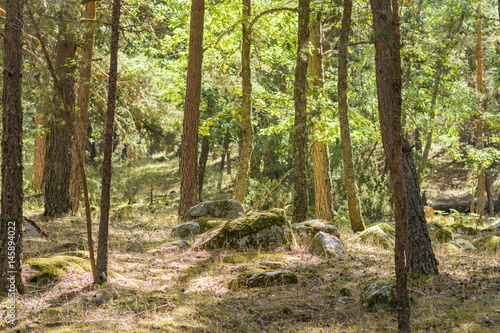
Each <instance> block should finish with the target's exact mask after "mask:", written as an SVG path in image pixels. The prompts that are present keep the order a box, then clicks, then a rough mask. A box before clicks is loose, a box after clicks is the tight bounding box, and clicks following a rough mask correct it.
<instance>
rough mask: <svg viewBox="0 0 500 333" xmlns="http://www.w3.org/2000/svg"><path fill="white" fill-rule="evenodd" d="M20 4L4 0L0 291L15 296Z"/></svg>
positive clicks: (20, 288)
mask: <svg viewBox="0 0 500 333" xmlns="http://www.w3.org/2000/svg"><path fill="white" fill-rule="evenodd" d="M22 6H23V2H22V1H17V0H6V2H5V35H4V64H3V65H4V69H3V94H2V102H3V113H2V128H3V132H2V199H1V215H0V241H1V248H0V293H1V294H4V293H6V294H7V295H8V296H9V297H12V298H14V297H15V294H16V291H17V293H23V292H24V285H23V280H22V277H21V257H22V236H23V230H22V228H23V156H22V151H23V149H22V148H23V146H22V142H23V141H22V133H23V109H22V103H21V97H22V67H23V65H22V54H23V51H22V50H23V40H22V31H23V7H22ZM4 319H5V320H7V322H8V323H12V324H13V325H15V318H10V316H9V315H7V316H6V317H5V318H4ZM10 320H12V321H10ZM13 325H12V326H13Z"/></svg>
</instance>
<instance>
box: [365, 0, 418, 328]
mask: <svg viewBox="0 0 500 333" xmlns="http://www.w3.org/2000/svg"><path fill="white" fill-rule="evenodd" d="M370 4H371V10H372V15H373V30H374V40H375V64H376V82H377V97H378V109H379V122H380V130H381V134H382V143H383V146H384V153H385V156H386V160H387V162H388V165H389V170H390V174H391V182H392V186H393V191H394V216H395V221H396V245H395V249H394V255H395V258H394V262H395V269H396V290H397V298H398V330H399V332H400V333H406V332H410V303H409V296H408V287H407V281H406V262H405V259H406V258H405V257H406V256H405V251H406V249H405V241H406V240H407V236H406V234H407V230H406V224H405V223H406V216H407V214H406V186H405V179H404V170H403V150H402V126H401V107H402V100H401V85H402V82H401V57H400V35H399V17H398V13H399V12H398V3H397V1H396V0H393V1H392V3H391V0H370Z"/></svg>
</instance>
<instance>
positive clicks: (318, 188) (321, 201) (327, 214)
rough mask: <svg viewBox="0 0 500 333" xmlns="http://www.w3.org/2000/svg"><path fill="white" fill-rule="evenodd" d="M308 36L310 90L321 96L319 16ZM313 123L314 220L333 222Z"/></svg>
mask: <svg viewBox="0 0 500 333" xmlns="http://www.w3.org/2000/svg"><path fill="white" fill-rule="evenodd" d="M310 27H311V28H310V35H311V44H312V50H311V54H310V59H309V74H310V76H311V88H312V90H313V91H315V90H316V91H317V94H318V95H320V94H321V90H322V88H323V61H322V58H323V52H322V50H321V48H322V45H321V44H322V38H321V22H320V18H319V15H314V19H313V20H311V22H310ZM322 111H323V110H322V108H321V107H319V105H318V108H317V109H316V110H314V111H312V112H311V115H312V116H313V117H317V118H320V117H321V114H322ZM315 124H316V122H313V125H312V131H311V132H312V133H311V134H312V137H313V144H312V146H311V155H312V160H313V179H314V204H315V213H316V218H318V219H322V220H326V221H333V206H332V203H333V200H332V183H331V179H330V163H329V159H328V146H327V145H326V144H325V143H324V142H321V141H319V140H317V138H315V136H316V134H317V133H318V132H319V129H318V127H317V126H316V125H315Z"/></svg>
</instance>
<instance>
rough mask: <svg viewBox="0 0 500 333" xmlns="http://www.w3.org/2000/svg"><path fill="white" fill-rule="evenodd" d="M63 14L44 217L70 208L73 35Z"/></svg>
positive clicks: (44, 179)
mask: <svg viewBox="0 0 500 333" xmlns="http://www.w3.org/2000/svg"><path fill="white" fill-rule="evenodd" d="M67 15H68V14H67V13H66V12H61V13H60V24H59V29H58V41H57V46H56V63H55V69H54V72H55V76H56V77H57V80H56V81H55V82H54V85H55V96H54V110H53V112H52V115H51V117H50V119H48V125H49V133H48V135H47V147H46V153H45V170H44V175H43V186H44V192H45V212H44V215H45V216H55V215H59V214H65V213H68V212H69V211H70V210H71V200H70V196H69V182H70V174H71V141H72V128H71V127H72V121H73V119H72V118H73V113H74V111H75V91H74V87H75V77H74V72H75V69H76V68H75V62H76V61H75V60H76V38H75V36H74V35H73V32H72V29H73V28H72V27H69V26H68V25H69V22H68V21H67Z"/></svg>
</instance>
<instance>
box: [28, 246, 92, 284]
mask: <svg viewBox="0 0 500 333" xmlns="http://www.w3.org/2000/svg"><path fill="white" fill-rule="evenodd" d="M74 252H76V253H72V252H67V253H57V254H53V255H51V256H48V257H40V258H32V259H29V260H27V261H26V264H27V265H29V266H30V267H31V268H33V269H35V270H37V271H39V272H38V273H35V274H33V275H31V276H30V278H29V281H30V282H33V283H36V284H37V285H46V284H49V283H51V282H56V281H58V280H60V279H61V278H62V277H63V275H64V273H65V272H67V271H78V272H84V271H89V270H90V264H89V262H88V260H86V259H84V257H85V254H81V253H79V252H80V251H74Z"/></svg>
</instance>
